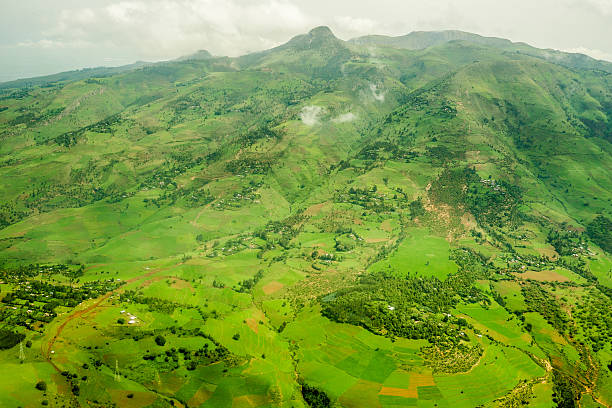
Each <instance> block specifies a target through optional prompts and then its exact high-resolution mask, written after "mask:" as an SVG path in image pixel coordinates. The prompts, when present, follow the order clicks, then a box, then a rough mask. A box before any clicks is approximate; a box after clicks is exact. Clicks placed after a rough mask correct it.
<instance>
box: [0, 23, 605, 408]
mask: <svg viewBox="0 0 612 408" xmlns="http://www.w3.org/2000/svg"><path fill="white" fill-rule="evenodd" d="M466 38H467V37H466ZM466 38H462V39H457V40H456V41H443V42H440V43H436V44H435V45H433V46H430V47H427V48H424V49H410V47H407V48H405V47H401V46H398V45H397V44H396V45H390V44H388V43H386V42H385V41H383V38H382V37H381V38H379V39H378V40H376V37H373V38H369V37H367V38H362V39H357V40H353V41H348V42H345V41H342V40H339V39H337V38H336V37H335V36H334V35H333V34H332V33H331V31H329V29H327V28H325V27H319V28H316V29H314V30H313V31H311V32H310V33H308V34H305V35H302V36H298V37H296V38H294V39H292V40H291V41H289V42H288V43H287V44H285V45H282V46H280V47H277V48H274V49H272V50H268V51H265V52H262V53H256V54H250V55H247V56H243V57H239V58H227V57H206V58H200V57H198V58H195V57H194V58H186V59H183V60H180V61H172V62H166V63H160V64H150V65H145V66H142V67H138V68H134V69H132V70H127V71H125V72H112V73H110V72H109V73H108V75H103V74H100V73H99V72H98V71H96V72H97V74H96V75H92V76H91V77H87V78H83V77H82V76H79V77H78V78H77V77H75V78H74V79H70V78H67V79H62V80H58V81H55V80H52V79H50V80H48V81H46V82H45V81H42V80H41V81H42V82H40V83H39V82H35V83H28V82H18V83H13V84H0V180H1V181H0V299H1V302H0V406H7V407H17V406H20V407H38V406H52V407H68V406H70V407H72V406H75V407H76V406H91V407H111V406H117V407H152V408H157V407H169V406H175V407H272V406H280V407H307V406H310V407H317V408H318V407H397V406H408V407H411V406H412V407H449V408H450V407H466V408H468V407H494V406H499V407H518V406H532V407H538V408H539V407H542V408H543V407H577V406H580V407H609V406H612V344H611V339H612V326H611V322H612V286H611V285H612V252H611V251H612V221H611V219H612V172H611V171H610V170H611V169H612V74H611V73H612V67H611V66H610V65H609V64H605V63H603V62H596V61H591V62H590V63H589V64H587V65H586V66H585V65H580V64H578V63H577V62H576V61H574V60H573V59H571V58H570V57H568V56H566V55H565V54H560V56H559V58H558V59H557V60H554V61H553V60H549V59H547V58H548V57H547V55H546V54H545V53H544V52H543V51H542V50H537V49H535V48H531V47H529V46H527V45H524V44H513V43H510V42H507V43H506V42H504V41H501V40H499V41H493V40H492V39H484V38H483V37H478V36H474V37H469V38H471V39H466ZM376 41H379V42H378V43H377V42H376ZM500 41H501V42H500ZM589 61H590V60H589ZM584 64H586V62H585V63H584ZM74 75H76V74H74ZM79 75H81V74H79ZM69 76H70V75H68V77H69Z"/></svg>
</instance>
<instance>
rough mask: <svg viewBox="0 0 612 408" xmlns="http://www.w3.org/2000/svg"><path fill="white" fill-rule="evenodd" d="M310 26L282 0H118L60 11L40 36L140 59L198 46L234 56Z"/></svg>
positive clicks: (175, 53) (171, 54) (170, 55)
mask: <svg viewBox="0 0 612 408" xmlns="http://www.w3.org/2000/svg"><path fill="white" fill-rule="evenodd" d="M313 25H314V23H313V21H311V19H310V18H309V17H308V16H306V15H305V14H304V13H303V12H302V11H301V10H300V8H299V7H298V6H296V5H294V4H292V3H291V2H289V1H288V0H265V1H260V2H251V1H247V0H224V1H217V0H150V1H147V2H143V1H139V0H124V1H120V2H117V3H113V4H110V5H107V6H105V7H98V8H91V7H88V8H79V9H66V10H64V11H62V12H61V13H60V15H59V21H58V23H57V24H56V25H55V26H54V27H52V28H51V29H48V30H46V31H45V32H44V34H45V36H46V37H47V38H48V39H49V41H56V42H58V43H61V42H64V41H66V40H68V39H73V38H79V39H81V40H82V41H88V42H92V43H104V44H106V45H108V46H111V47H116V48H129V49H132V50H135V51H136V52H135V54H137V55H139V57H140V58H143V57H144V58H146V57H148V58H160V57H165V58H174V57H178V56H180V55H185V54H189V53H191V52H193V51H195V50H198V49H208V50H209V51H211V52H212V53H213V54H217V55H232V56H236V55H241V54H244V53H247V52H250V51H256V50H261V49H265V48H269V47H272V46H275V45H278V44H280V43H281V42H282V41H286V40H287V39H288V38H289V37H291V36H293V35H295V33H296V30H297V31H298V32H303V31H307V30H308V29H309V28H312V26H313ZM277 39H283V40H282V41H279V40H277Z"/></svg>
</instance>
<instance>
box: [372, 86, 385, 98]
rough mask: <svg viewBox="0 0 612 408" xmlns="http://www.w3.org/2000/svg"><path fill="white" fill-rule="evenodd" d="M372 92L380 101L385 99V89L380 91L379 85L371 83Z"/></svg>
mask: <svg viewBox="0 0 612 408" xmlns="http://www.w3.org/2000/svg"><path fill="white" fill-rule="evenodd" d="M370 92H372V97H373V98H374V99H375V100H377V101H378V102H384V101H385V94H386V92H385V91H379V90H378V86H377V85H375V84H370Z"/></svg>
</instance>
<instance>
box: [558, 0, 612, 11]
mask: <svg viewBox="0 0 612 408" xmlns="http://www.w3.org/2000/svg"><path fill="white" fill-rule="evenodd" d="M564 3H566V4H569V5H570V6H574V7H576V8H584V7H590V8H592V9H594V10H595V11H597V12H598V13H602V14H605V15H612V0H564Z"/></svg>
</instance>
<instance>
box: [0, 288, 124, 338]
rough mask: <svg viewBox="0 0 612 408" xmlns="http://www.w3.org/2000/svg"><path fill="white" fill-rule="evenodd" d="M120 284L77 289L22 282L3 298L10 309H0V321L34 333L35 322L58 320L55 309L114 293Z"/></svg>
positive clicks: (73, 305)
mask: <svg viewBox="0 0 612 408" xmlns="http://www.w3.org/2000/svg"><path fill="white" fill-rule="evenodd" d="M121 284H122V283H121V282H117V281H115V280H113V279H109V280H98V281H92V282H87V283H85V284H82V285H78V286H71V285H62V284H54V283H48V282H43V281H39V280H33V279H32V280H27V281H26V280H23V281H20V282H18V283H17V285H16V288H15V289H14V290H13V291H11V292H8V293H6V294H5V295H4V297H3V298H2V303H3V304H4V305H5V306H7V307H4V308H2V309H0V321H1V322H3V323H5V324H7V325H9V326H22V327H25V328H27V329H33V324H34V322H42V323H49V322H51V321H52V320H53V319H54V318H55V317H56V316H57V314H56V312H55V309H56V308H57V307H58V306H63V307H75V306H77V305H78V304H79V303H81V302H82V301H84V300H87V299H92V298H95V297H97V296H100V295H102V294H104V293H107V292H108V291H111V290H114V289H116V288H117V287H118V286H119V285H121Z"/></svg>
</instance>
